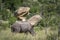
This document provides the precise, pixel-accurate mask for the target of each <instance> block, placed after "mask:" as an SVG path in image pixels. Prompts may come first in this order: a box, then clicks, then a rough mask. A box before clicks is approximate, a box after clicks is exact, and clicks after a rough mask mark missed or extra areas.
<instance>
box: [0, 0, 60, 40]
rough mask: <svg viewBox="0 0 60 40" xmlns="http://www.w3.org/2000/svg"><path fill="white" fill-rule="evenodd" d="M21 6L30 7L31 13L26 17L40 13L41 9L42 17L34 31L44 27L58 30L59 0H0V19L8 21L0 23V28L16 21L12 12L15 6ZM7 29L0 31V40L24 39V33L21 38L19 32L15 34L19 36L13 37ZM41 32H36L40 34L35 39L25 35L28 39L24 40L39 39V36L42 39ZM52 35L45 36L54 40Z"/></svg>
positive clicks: (59, 18)
mask: <svg viewBox="0 0 60 40" xmlns="http://www.w3.org/2000/svg"><path fill="white" fill-rule="evenodd" d="M21 6H28V7H30V8H31V9H30V13H31V14H30V15H29V16H27V17H28V18H30V17H31V16H33V15H35V14H40V12H41V11H42V12H43V13H42V18H43V19H42V20H41V21H40V22H39V23H38V24H37V27H38V28H39V29H38V28H37V29H35V30H36V32H37V31H38V30H39V31H41V30H43V29H45V28H46V29H47V28H52V29H55V30H56V28H57V30H58V27H60V26H59V25H60V0H0V20H3V21H8V23H2V24H0V30H1V29H6V28H9V29H10V25H11V24H13V23H14V22H15V21H16V18H15V17H14V12H15V10H16V9H17V8H19V7H21ZM9 29H8V30H6V31H7V32H6V31H5V32H4V31H3V32H1V33H0V35H1V37H0V39H1V40H6V39H8V40H11V39H12V40H20V39H21V40H24V39H25V35H23V37H22V38H20V36H21V35H20V34H17V35H19V36H18V37H19V38H18V37H16V36H14V37H13V36H10V35H12V34H10V30H9ZM46 29H45V30H46ZM1 31H2V30H1ZM42 32H43V31H42ZM42 32H37V34H38V35H40V36H38V37H37V39H33V37H31V38H29V37H27V38H28V39H26V40H40V39H41V38H42V39H41V40H44V39H43V37H44V36H43V37H41V36H42V35H41V34H43V35H44V33H42ZM49 32H50V31H49ZM8 33H9V34H10V35H9V34H8ZM39 33H40V34H39ZM7 34H8V35H7ZM54 34H55V33H54ZM6 35H7V36H6ZM56 35H57V34H56ZM5 36H6V37H5ZM45 36H46V35H45ZM54 36H55V35H53V34H51V35H48V37H49V38H47V39H48V40H55V39H54ZM40 37H41V38H40ZM10 38H11V39H10ZM23 38H24V39H23ZM59 38H60V37H59ZM56 40H57V39H56Z"/></svg>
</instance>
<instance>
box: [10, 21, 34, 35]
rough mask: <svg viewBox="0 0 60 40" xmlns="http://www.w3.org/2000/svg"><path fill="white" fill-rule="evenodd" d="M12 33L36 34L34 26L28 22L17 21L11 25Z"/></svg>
mask: <svg viewBox="0 0 60 40" xmlns="http://www.w3.org/2000/svg"><path fill="white" fill-rule="evenodd" d="M11 31H12V32H15V33H28V32H29V33H30V34H32V35H34V34H35V32H34V29H33V26H32V25H31V24H30V23H29V22H28V21H16V22H15V23H13V24H12V25H11Z"/></svg>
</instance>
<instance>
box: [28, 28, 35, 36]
mask: <svg viewBox="0 0 60 40" xmlns="http://www.w3.org/2000/svg"><path fill="white" fill-rule="evenodd" d="M29 32H30V34H31V35H32V36H34V35H35V32H34V29H33V28H32V29H31V30H30V31H29Z"/></svg>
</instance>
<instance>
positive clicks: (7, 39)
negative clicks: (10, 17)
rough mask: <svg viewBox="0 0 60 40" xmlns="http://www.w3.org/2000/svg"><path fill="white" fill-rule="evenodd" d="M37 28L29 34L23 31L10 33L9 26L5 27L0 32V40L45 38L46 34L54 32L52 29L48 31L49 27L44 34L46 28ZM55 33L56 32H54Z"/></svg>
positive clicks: (35, 39) (42, 39)
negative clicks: (33, 34) (33, 33)
mask: <svg viewBox="0 0 60 40" xmlns="http://www.w3.org/2000/svg"><path fill="white" fill-rule="evenodd" d="M37 29H38V30H39V31H38V30H35V31H36V35H35V36H32V35H30V34H28V35H25V34H24V33H16V34H15V33H11V30H10V28H8V29H6V30H2V31H1V32H0V40H47V34H49V35H50V34H51V33H52V34H54V33H55V32H56V31H55V32H54V33H53V32H52V31H50V29H48V33H47V34H46V30H45V29H43V30H40V29H39V28H37ZM56 33H57V32H56Z"/></svg>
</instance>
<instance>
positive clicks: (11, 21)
mask: <svg viewBox="0 0 60 40" xmlns="http://www.w3.org/2000/svg"><path fill="white" fill-rule="evenodd" d="M15 21H16V18H15V17H10V18H9V24H10V25H11V24H13V23H14V22H15Z"/></svg>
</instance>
